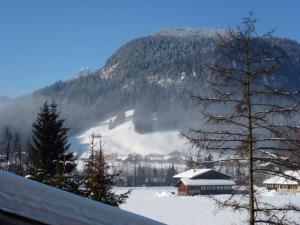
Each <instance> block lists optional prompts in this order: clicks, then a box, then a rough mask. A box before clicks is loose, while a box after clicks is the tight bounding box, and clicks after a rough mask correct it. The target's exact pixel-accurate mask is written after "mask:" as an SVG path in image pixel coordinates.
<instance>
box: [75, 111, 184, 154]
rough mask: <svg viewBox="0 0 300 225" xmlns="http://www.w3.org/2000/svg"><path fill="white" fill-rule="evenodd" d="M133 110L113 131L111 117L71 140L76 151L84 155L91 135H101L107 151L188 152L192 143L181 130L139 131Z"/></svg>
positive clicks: (122, 152)
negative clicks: (133, 118)
mask: <svg viewBox="0 0 300 225" xmlns="http://www.w3.org/2000/svg"><path fill="white" fill-rule="evenodd" d="M132 116H133V110H130V111H127V112H126V121H125V122H124V123H123V124H121V125H119V126H117V127H115V128H114V129H112V130H109V129H108V124H109V121H110V119H113V118H109V119H108V120H106V121H103V122H101V123H99V125H98V126H95V127H93V128H91V129H89V130H87V131H85V132H83V133H81V134H79V135H78V136H75V137H73V138H72V139H71V143H72V150H73V151H75V152H77V153H78V154H80V155H81V154H82V157H83V158H84V157H86V156H87V155H88V145H89V144H90V140H91V136H92V135H93V134H94V135H96V136H97V135H101V136H102V137H103V138H102V142H103V143H104V150H105V152H110V153H118V154H121V155H122V154H125V155H127V154H130V153H139V154H141V155H147V154H150V153H160V154H166V153H169V152H173V151H180V152H182V151H185V150H187V149H189V148H190V145H189V144H187V143H186V141H185V140H182V139H181V138H180V136H179V131H156V132H151V133H146V134H140V133H137V132H136V131H135V130H134V125H133V122H132Z"/></svg>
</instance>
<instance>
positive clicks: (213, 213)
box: [118, 187, 300, 225]
mask: <svg viewBox="0 0 300 225" xmlns="http://www.w3.org/2000/svg"><path fill="white" fill-rule="evenodd" d="M122 190H125V189H123V188H118V191H122ZM172 192H173V193H176V192H177V190H176V188H174V187H151V188H146V187H145V188H144V187H141V188H134V189H133V191H132V193H131V195H130V197H129V199H128V201H127V203H126V204H124V205H123V206H121V208H122V209H125V210H127V211H130V212H134V213H137V214H139V215H143V216H146V217H148V218H151V219H155V220H157V221H160V222H163V223H166V224H170V225H219V224H222V225H242V224H246V221H245V220H246V219H247V215H246V214H245V213H242V212H236V213H235V212H233V211H232V210H230V209H225V210H222V211H219V212H218V210H217V208H216V206H215V204H214V202H213V201H212V200H209V199H206V198H203V197H199V196H195V197H179V196H176V195H173V194H172ZM262 198H263V199H264V200H266V201H268V202H272V203H275V204H276V203H282V202H288V201H291V202H294V203H297V204H299V205H300V194H297V195H295V194H293V195H287V194H278V193H276V192H274V191H271V192H265V193H264V194H263V196H262ZM299 221H300V218H299Z"/></svg>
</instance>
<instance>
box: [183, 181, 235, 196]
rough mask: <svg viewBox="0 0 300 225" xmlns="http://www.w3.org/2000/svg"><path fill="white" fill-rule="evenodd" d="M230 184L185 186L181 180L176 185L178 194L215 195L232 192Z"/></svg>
mask: <svg viewBox="0 0 300 225" xmlns="http://www.w3.org/2000/svg"><path fill="white" fill-rule="evenodd" d="M232 190H233V189H232V186H231V185H216V186H212V185H204V186H186V185H184V184H183V183H182V182H180V183H179V185H178V195H180V196H186V195H190V196H193V195H215V194H230V193H232Z"/></svg>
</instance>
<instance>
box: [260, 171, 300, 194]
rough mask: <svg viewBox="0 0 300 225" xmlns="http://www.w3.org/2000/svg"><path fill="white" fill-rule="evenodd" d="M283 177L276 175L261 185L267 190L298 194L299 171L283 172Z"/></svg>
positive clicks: (299, 189) (299, 190) (299, 183)
mask: <svg viewBox="0 0 300 225" xmlns="http://www.w3.org/2000/svg"><path fill="white" fill-rule="evenodd" d="M284 174H285V175H286V176H284V175H281V176H280V175H277V176H273V177H270V178H269V179H266V180H265V181H264V182H263V184H264V185H265V186H266V187H267V189H269V190H271V189H274V190H278V191H287V192H300V170H299V171H292V170H289V171H285V172H284Z"/></svg>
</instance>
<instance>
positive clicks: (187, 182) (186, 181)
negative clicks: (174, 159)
mask: <svg viewBox="0 0 300 225" xmlns="http://www.w3.org/2000/svg"><path fill="white" fill-rule="evenodd" d="M181 181H182V182H183V183H184V184H185V185H187V186H198V185H208V186H210V185H235V183H234V182H233V181H232V180H224V179H223V180H221V179H195V180H193V179H189V178H182V179H181Z"/></svg>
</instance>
